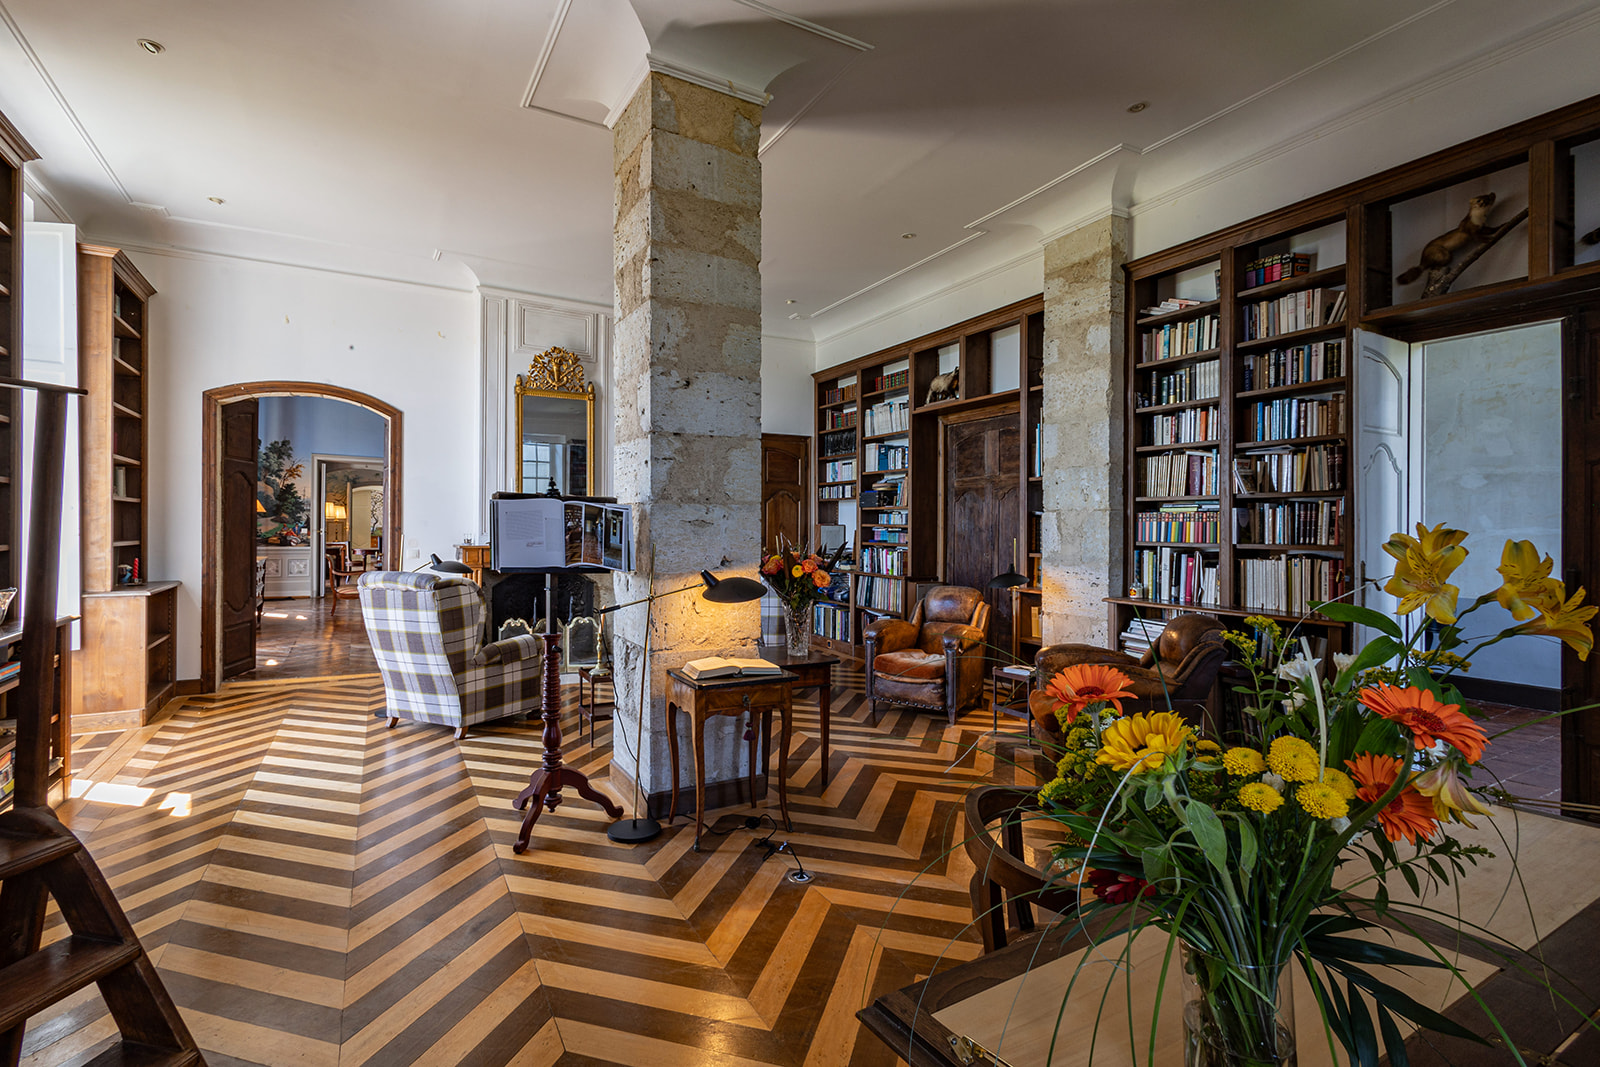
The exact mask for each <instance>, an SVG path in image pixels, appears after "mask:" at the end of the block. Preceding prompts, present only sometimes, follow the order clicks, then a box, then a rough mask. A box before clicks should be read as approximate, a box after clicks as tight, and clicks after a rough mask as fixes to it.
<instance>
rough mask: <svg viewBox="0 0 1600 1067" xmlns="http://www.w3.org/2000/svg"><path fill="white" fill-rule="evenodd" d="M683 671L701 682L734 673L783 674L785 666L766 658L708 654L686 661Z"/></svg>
mask: <svg viewBox="0 0 1600 1067" xmlns="http://www.w3.org/2000/svg"><path fill="white" fill-rule="evenodd" d="M683 673H684V674H687V675H688V676H689V677H690V678H693V679H694V680H695V681H697V682H699V681H704V680H705V679H707V678H731V677H733V676H734V675H745V676H746V677H753V676H756V675H762V674H767V675H772V674H782V673H783V668H782V667H780V666H778V665H777V664H776V663H769V662H767V661H766V660H764V659H724V658H723V657H721V656H707V657H706V658H705V659H692V660H690V661H689V662H688V663H685V664H684V665H683Z"/></svg>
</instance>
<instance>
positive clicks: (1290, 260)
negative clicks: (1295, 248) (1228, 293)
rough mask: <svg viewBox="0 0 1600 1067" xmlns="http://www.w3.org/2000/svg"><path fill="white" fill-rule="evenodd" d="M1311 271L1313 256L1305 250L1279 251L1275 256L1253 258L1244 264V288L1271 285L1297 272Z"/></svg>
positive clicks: (1307, 272)
mask: <svg viewBox="0 0 1600 1067" xmlns="http://www.w3.org/2000/svg"><path fill="white" fill-rule="evenodd" d="M1310 273H1311V256H1310V255H1308V254H1307V253H1305V252H1279V253H1278V254H1277V255H1275V256H1262V257H1261V258H1260V259H1252V260H1251V261H1250V262H1249V263H1246V264H1245V266H1244V278H1243V282H1244V288H1246V289H1254V288H1255V287H1256V286H1258V285H1271V284H1272V283H1273V282H1281V281H1283V280H1284V279H1285V278H1293V277H1294V276H1295V275H1297V274H1310Z"/></svg>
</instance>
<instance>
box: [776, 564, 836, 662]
mask: <svg viewBox="0 0 1600 1067" xmlns="http://www.w3.org/2000/svg"><path fill="white" fill-rule="evenodd" d="M843 555H844V546H843V545H841V546H840V547H839V548H838V549H837V550H836V551H835V552H833V554H832V555H830V556H827V557H823V556H820V555H818V554H817V553H815V552H809V551H807V550H805V549H804V548H792V547H788V546H785V547H783V548H781V549H780V550H779V551H777V552H774V553H772V554H771V555H769V556H767V557H766V558H765V559H764V560H762V561H761V576H762V577H763V578H765V579H766V582H767V585H768V587H770V588H771V589H772V592H773V593H774V595H776V596H777V598H778V599H779V600H780V601H781V602H782V603H783V614H784V639H785V643H786V650H787V651H788V653H789V655H791V656H804V655H806V654H808V653H809V652H810V651H811V616H812V611H813V609H814V608H815V607H816V605H817V604H818V603H819V602H821V601H824V600H827V599H828V589H829V587H830V586H832V585H833V570H834V568H835V567H837V566H838V564H839V560H840V559H841V558H842V557H843Z"/></svg>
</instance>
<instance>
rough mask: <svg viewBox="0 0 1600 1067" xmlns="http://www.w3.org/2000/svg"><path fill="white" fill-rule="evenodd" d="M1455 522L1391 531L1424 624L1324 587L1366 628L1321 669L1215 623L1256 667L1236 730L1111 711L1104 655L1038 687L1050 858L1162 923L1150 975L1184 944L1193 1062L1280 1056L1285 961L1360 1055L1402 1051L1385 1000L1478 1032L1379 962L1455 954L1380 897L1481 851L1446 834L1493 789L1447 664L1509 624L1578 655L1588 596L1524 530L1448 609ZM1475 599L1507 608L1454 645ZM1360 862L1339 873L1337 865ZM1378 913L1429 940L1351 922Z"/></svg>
mask: <svg viewBox="0 0 1600 1067" xmlns="http://www.w3.org/2000/svg"><path fill="white" fill-rule="evenodd" d="M1465 538H1466V534H1464V533H1462V532H1460V531H1457V530H1449V529H1446V528H1444V527H1443V526H1439V527H1435V528H1434V529H1431V530H1429V529H1427V528H1425V527H1423V526H1420V525H1419V526H1418V527H1417V536H1416V537H1411V536H1409V535H1406V534H1395V535H1394V536H1392V537H1391V538H1390V539H1389V541H1388V543H1387V544H1386V545H1385V546H1384V547H1385V549H1386V550H1387V551H1388V552H1389V553H1390V554H1391V555H1393V556H1394V557H1395V558H1396V560H1397V562H1398V565H1397V567H1396V571H1395V574H1394V576H1393V577H1392V578H1390V579H1389V581H1388V584H1387V585H1386V586H1385V589H1386V590H1387V591H1388V592H1390V593H1392V594H1394V595H1396V596H1398V597H1400V598H1401V601H1400V605H1399V612H1400V615H1401V617H1402V620H1404V617H1405V616H1409V615H1412V614H1413V613H1415V612H1417V611H1418V610H1419V609H1422V610H1423V611H1424V612H1425V613H1426V615H1427V616H1428V618H1430V619H1431V620H1433V623H1434V625H1431V626H1423V625H1414V624H1411V625H1406V626H1402V625H1401V623H1400V622H1397V621H1396V620H1395V619H1393V618H1390V617H1389V616H1386V615H1382V614H1380V613H1378V612H1376V611H1373V610H1370V609H1367V608H1361V607H1356V606H1352V605H1349V604H1344V603H1325V604H1320V605H1317V608H1316V610H1318V611H1319V612H1321V613H1322V614H1323V615H1324V616H1326V617H1329V618H1332V619H1336V620H1341V621H1346V622H1351V623H1355V624H1358V625H1360V626H1364V627H1367V628H1368V629H1369V630H1370V631H1372V632H1373V633H1374V634H1375V635H1376V636H1373V637H1372V638H1371V640H1369V641H1368V642H1367V643H1366V644H1365V646H1364V647H1362V648H1360V649H1359V650H1358V651H1356V652H1355V653H1354V654H1353V655H1348V656H1335V657H1334V663H1335V668H1336V673H1335V674H1334V676H1333V677H1331V678H1325V677H1323V676H1322V670H1321V664H1320V662H1319V661H1317V660H1314V659H1313V658H1312V656H1311V654H1310V650H1309V646H1308V644H1307V643H1306V642H1305V641H1304V640H1300V641H1298V642H1297V641H1295V640H1294V638H1293V635H1292V632H1291V633H1290V634H1285V633H1284V632H1283V630H1282V628H1281V627H1280V626H1279V624H1278V623H1277V622H1275V621H1273V620H1272V619H1268V618H1264V617H1251V618H1248V619H1246V620H1245V622H1246V624H1247V625H1249V626H1250V627H1252V628H1253V630H1254V631H1255V632H1254V633H1251V634H1245V633H1230V634H1229V635H1228V636H1229V640H1230V641H1232V642H1233V643H1234V644H1236V645H1237V646H1238V648H1239V652H1240V657H1239V658H1240V659H1241V660H1242V662H1243V663H1244V664H1245V666H1246V667H1247V668H1248V669H1249V671H1250V673H1251V675H1252V678H1253V682H1252V684H1251V685H1249V686H1247V687H1243V688H1241V689H1240V690H1239V692H1241V693H1242V694H1244V703H1245V705H1246V706H1245V708H1244V712H1245V713H1246V714H1245V716H1244V718H1245V729H1244V730H1243V731H1242V732H1241V734H1240V735H1239V736H1236V737H1229V738H1226V739H1214V738H1209V737H1206V736H1203V735H1202V734H1201V733H1200V732H1197V730H1196V729H1195V728H1194V727H1193V726H1191V725H1190V724H1189V723H1188V722H1186V721H1185V720H1184V719H1183V718H1182V717H1181V716H1179V715H1177V714H1175V713H1173V712H1170V711H1155V712H1149V713H1143V714H1130V715H1123V714H1122V705H1121V701H1122V699H1123V698H1125V697H1127V696H1128V695H1129V694H1127V693H1126V692H1124V691H1122V685H1123V684H1124V683H1125V681H1126V679H1125V677H1123V676H1121V672H1119V671H1117V670H1116V669H1115V668H1113V667H1104V666H1075V667H1070V668H1068V669H1067V670H1065V671H1062V672H1061V673H1060V674H1058V675H1057V676H1056V677H1055V678H1054V679H1052V680H1051V682H1050V683H1049V685H1048V686H1047V687H1046V688H1045V689H1043V690H1041V691H1040V692H1039V693H1037V694H1035V701H1036V702H1037V703H1038V704H1042V705H1044V706H1045V708H1046V709H1048V710H1050V711H1052V712H1054V714H1055V716H1056V719H1057V721H1058V722H1059V724H1060V727H1061V737H1060V742H1059V744H1060V748H1059V762H1058V764H1057V767H1056V772H1057V776H1056V777H1055V778H1054V779H1053V780H1052V781H1050V782H1048V783H1047V784H1046V785H1045V786H1044V787H1043V788H1042V789H1041V790H1040V794H1039V797H1040V802H1041V807H1042V808H1043V810H1044V811H1045V812H1046V813H1047V815H1048V816H1049V817H1050V818H1052V819H1053V820H1055V821H1056V822H1058V823H1059V824H1061V826H1063V827H1064V828H1065V830H1066V833H1067V842H1068V843H1067V844H1066V845H1064V846H1058V848H1057V858H1058V864H1059V863H1061V862H1062V861H1065V862H1066V864H1067V865H1068V866H1071V867H1073V868H1074V869H1075V870H1076V871H1077V873H1076V874H1075V875H1073V877H1075V878H1076V879H1077V885H1078V893H1079V899H1080V907H1079V919H1080V921H1082V922H1083V923H1085V924H1087V922H1088V920H1089V919H1090V917H1092V916H1093V915H1095V914H1096V913H1097V912H1101V913H1103V912H1107V911H1111V910H1113V909H1120V912H1119V914H1120V917H1121V918H1122V920H1123V921H1122V922H1121V923H1119V924H1116V925H1120V926H1121V927H1122V928H1123V929H1130V928H1131V931H1132V932H1137V931H1138V930H1140V929H1143V928H1145V927H1154V928H1156V929H1159V930H1161V931H1164V932H1166V933H1167V934H1168V943H1167V947H1166V951H1165V956H1164V959H1163V963H1162V976H1161V977H1162V979H1163V980H1164V979H1165V976H1166V971H1167V969H1168V967H1170V966H1172V965H1173V964H1174V962H1175V957H1177V959H1178V965H1179V966H1181V967H1182V969H1183V971H1184V978H1185V982H1186V986H1187V988H1188V989H1189V993H1188V994H1187V996H1186V1003H1185V1005H1184V1023H1185V1034H1186V1050H1187V1051H1186V1061H1185V1062H1186V1064H1189V1065H1208V1067H1209V1065H1212V1064H1219V1065H1220V1064H1241V1065H1246V1064H1247V1065H1256V1064H1262V1065H1266V1064H1273V1065H1276V1064H1287V1063H1292V1062H1294V1037H1293V1033H1292V1024H1291V1023H1288V1022H1287V1021H1286V1020H1285V1019H1284V1017H1283V1014H1282V1009H1283V1007H1284V1005H1283V1004H1282V1000H1283V999H1285V995H1286V993H1287V984H1288V983H1287V981H1286V980H1285V979H1286V977H1287V974H1288V971H1289V967H1290V964H1291V963H1293V964H1297V965H1298V966H1299V968H1300V969H1301V970H1302V971H1303V973H1304V974H1305V977H1306V979H1307V981H1308V983H1309V985H1310V989H1311V992H1312V994H1313V996H1314V997H1315V1000H1316V1004H1317V1006H1318V1008H1319V1009H1320V1016H1321V1022H1322V1024H1323V1031H1324V1034H1325V1036H1326V1039H1327V1040H1328V1043H1329V1047H1330V1051H1331V1048H1332V1044H1333V1042H1334V1041H1335V1040H1336V1041H1337V1042H1338V1043H1339V1044H1340V1045H1342V1046H1343V1048H1344V1049H1345V1051H1346V1053H1347V1054H1348V1056H1349V1058H1350V1061H1351V1062H1352V1063H1355V1064H1360V1065H1361V1067H1375V1065H1376V1064H1377V1062H1378V1059H1379V1056H1380V1047H1381V1049H1382V1050H1383V1051H1386V1052H1387V1054H1388V1056H1389V1060H1390V1062H1391V1063H1393V1064H1396V1065H1400V1067H1404V1065H1405V1064H1406V1063H1407V1059H1406V1053H1405V1046H1404V1038H1403V1035H1402V1027H1401V1026H1400V1025H1399V1023H1398V1021H1397V1020H1406V1021H1407V1022H1409V1023H1411V1024H1414V1025H1416V1026H1418V1027H1422V1028H1425V1029H1430V1030H1434V1031H1437V1032H1440V1033H1446V1034H1452V1035H1456V1036H1458V1037H1467V1038H1471V1039H1474V1040H1477V1038H1476V1037H1475V1035H1473V1034H1471V1033H1470V1032H1468V1031H1466V1030H1464V1029H1463V1028H1462V1027H1460V1026H1459V1025H1457V1024H1456V1023H1454V1022H1452V1021H1450V1020H1449V1019H1447V1018H1445V1017H1444V1016H1442V1015H1441V1014H1439V1013H1438V1012H1437V1011H1435V1010H1433V1009H1432V1008H1429V1007H1427V1006H1425V1005H1423V1004H1421V1003H1419V1002H1417V1001H1416V1000H1414V999H1413V998H1411V997H1410V996H1408V995H1407V994H1405V993H1404V992H1402V991H1401V990H1399V989H1397V988H1395V987H1394V986H1393V985H1391V984H1389V983H1388V982H1386V981H1384V980H1383V979H1382V978H1380V977H1378V976H1377V975H1375V974H1374V973H1373V970H1372V969H1373V968H1387V967H1448V968H1450V969H1451V971H1452V972H1453V973H1454V974H1455V976H1456V977H1457V978H1458V979H1460V974H1459V972H1458V971H1456V970H1455V968H1454V966H1453V965H1452V964H1451V963H1450V962H1449V960H1448V958H1447V956H1446V955H1445V954H1444V953H1443V952H1441V951H1439V950H1438V949H1435V948H1434V947H1433V946H1432V945H1431V944H1429V943H1428V942H1427V940H1426V938H1425V937H1423V936H1422V935H1421V934H1420V933H1418V932H1417V931H1416V930H1415V929H1413V928H1412V927H1411V926H1410V925H1408V923H1407V920H1406V918H1405V915H1406V913H1407V909H1408V908H1410V907H1412V906H1411V905H1405V904H1402V903H1401V902H1400V901H1399V900H1391V898H1390V896H1389V893H1390V889H1389V887H1388V886H1387V885H1386V879H1388V878H1389V876H1390V875H1396V876H1398V878H1399V879H1401V880H1403V881H1404V882H1405V883H1406V885H1407V886H1409V887H1410V889H1411V891H1412V893H1413V894H1416V893H1418V892H1419V887H1420V886H1421V884H1422V883H1424V882H1431V883H1434V884H1438V885H1445V884H1448V883H1450V881H1451V880H1452V879H1459V878H1461V877H1463V876H1464V875H1465V873H1466V869H1467V865H1468V864H1471V863H1475V862H1476V861H1477V860H1478V859H1480V858H1482V857H1485V856H1488V855H1490V853H1489V852H1488V850H1487V849H1485V848H1483V847H1481V846H1476V845H1468V844H1464V843H1462V842H1460V841H1458V840H1457V839H1456V838H1454V837H1452V836H1451V834H1450V833H1449V832H1448V828H1449V826H1450V824H1451V823H1452V822H1462V823H1466V824H1467V825H1468V826H1471V825H1472V824H1471V823H1470V822H1469V819H1470V818H1472V817H1475V816H1485V815H1489V814H1490V808H1489V807H1488V806H1487V805H1486V804H1485V803H1484V801H1483V799H1482V798H1483V797H1484V796H1486V795H1489V794H1490V792H1491V787H1490V786H1489V785H1488V784H1486V783H1482V782H1475V781H1474V780H1473V771H1474V769H1475V768H1477V765H1478V763H1479V761H1480V759H1481V758H1482V757H1483V754H1484V752H1485V750H1486V748H1487V747H1488V745H1489V744H1490V739H1489V738H1488V737H1487V736H1486V735H1485V733H1484V730H1483V728H1482V726H1480V725H1479V724H1478V722H1477V721H1475V718H1474V712H1473V709H1470V708H1468V707H1467V706H1466V702H1465V701H1464V700H1463V698H1462V696H1461V693H1460V691H1459V690H1458V689H1457V688H1456V686H1455V685H1454V684H1453V682H1452V680H1451V679H1452V676H1453V675H1454V674H1455V673H1456V672H1457V671H1460V670H1462V669H1464V668H1465V667H1466V666H1468V665H1469V662H1468V661H1469V660H1470V657H1471V656H1472V655H1473V654H1475V652H1476V651H1477V649H1480V648H1483V647H1485V646H1487V645H1490V644H1494V643H1496V642H1499V641H1505V640H1509V639H1511V638H1513V637H1516V636H1519V635H1523V634H1546V635H1553V636H1556V637H1559V638H1561V640H1563V641H1565V642H1566V643H1567V644H1568V645H1570V646H1571V647H1572V648H1573V649H1575V650H1576V651H1577V653H1578V655H1579V656H1580V657H1584V658H1587V656H1588V654H1589V651H1590V648H1591V646H1592V643H1593V639H1592V636H1591V634H1590V630H1589V621H1590V619H1591V618H1592V617H1593V616H1594V614H1595V611H1596V609H1595V608H1593V607H1584V606H1583V596H1584V593H1583V590H1581V589H1580V590H1578V591H1577V592H1576V593H1575V594H1573V595H1572V596H1571V597H1570V598H1569V597H1568V596H1567V593H1566V590H1565V588H1564V587H1563V586H1562V584H1561V583H1560V582H1559V581H1557V580H1555V579H1553V578H1551V577H1550V571H1551V566H1552V563H1551V560H1550V558H1549V557H1544V558H1543V559H1542V560H1541V558H1540V555H1539V553H1538V551H1537V550H1536V549H1535V548H1534V546H1533V545H1532V544H1531V543H1529V542H1526V541H1518V542H1507V544H1506V546H1505V551H1504V553H1503V555H1502V563H1501V566H1500V568H1499V570H1500V574H1501V575H1502V577H1503V578H1504V579H1505V581H1504V583H1503V584H1502V585H1501V586H1500V587H1499V588H1497V589H1494V590H1491V591H1490V592H1487V593H1485V594H1484V595H1483V596H1480V597H1478V599H1477V600H1475V601H1473V603H1472V604H1471V605H1470V606H1469V607H1467V608H1466V610H1465V611H1461V612H1459V614H1458V612H1457V599H1458V592H1459V591H1458V590H1457V589H1456V588H1455V587H1454V586H1452V585H1450V584H1449V583H1448V582H1447V580H1446V579H1448V578H1449V576H1450V573H1451V572H1452V571H1453V570H1454V569H1455V568H1456V567H1457V566H1459V565H1460V563H1461V561H1462V560H1463V559H1464V558H1465V557H1466V554H1467V550H1466V549H1465V548H1464V547H1462V544H1461V543H1462V541H1463V540H1465ZM1490 601H1497V602H1499V603H1500V604H1502V605H1503V606H1505V607H1506V608H1507V610H1509V611H1510V612H1511V614H1512V618H1513V619H1514V620H1515V625H1513V626H1510V627H1508V628H1506V629H1504V630H1502V631H1500V632H1499V633H1497V634H1495V635H1494V636H1492V637H1489V638H1487V639H1484V640H1482V641H1480V642H1478V643H1477V644H1476V645H1475V646H1474V647H1473V648H1471V649H1466V650H1464V652H1461V653H1458V651H1457V650H1458V649H1462V646H1463V641H1462V635H1461V626H1460V619H1461V618H1462V617H1464V616H1466V615H1470V614H1471V613H1472V612H1473V611H1475V610H1477V609H1478V608H1480V607H1482V606H1484V605H1485V604H1487V603H1489V602H1490ZM1423 633H1434V634H1436V635H1437V638H1438V640H1437V642H1436V643H1435V644H1434V646H1433V647H1432V648H1426V649H1424V648H1421V647H1419V640H1420V638H1421V635H1422V634H1423ZM1225 742H1226V743H1225ZM1363 863H1364V864H1365V869H1362V870H1359V871H1354V872H1352V871H1346V872H1344V875H1343V876H1342V877H1341V878H1340V879H1339V881H1340V885H1339V886H1338V887H1336V885H1335V874H1336V872H1339V871H1340V868H1341V867H1343V866H1344V865H1345V864H1363ZM1380 919H1381V920H1387V921H1388V922H1389V923H1390V924H1391V925H1394V926H1398V927H1399V928H1401V929H1403V930H1406V931H1407V932H1408V933H1410V934H1411V935H1412V936H1414V937H1416V938H1417V939H1418V941H1419V942H1420V943H1421V945H1422V947H1423V949H1424V951H1421V952H1416V951H1406V950H1403V949H1401V948H1398V947H1395V946H1393V945H1392V944H1391V943H1386V942H1385V941H1383V940H1379V939H1372V938H1362V937H1361V934H1362V933H1363V932H1364V931H1367V930H1372V929H1376V928H1377V926H1378V920H1380ZM1085 928H1087V926H1085ZM1466 936H1472V934H1471V932H1470V931H1468V933H1467V935H1466ZM1180 945H1181V947H1182V951H1181V954H1180V953H1179V951H1178V950H1179V948H1180ZM1124 951H1126V950H1124ZM1461 980H1462V981H1463V983H1464V979H1461ZM1280 982H1281V983H1282V985H1283V987H1284V994H1280V992H1279V989H1280ZM1157 1010H1159V1004H1158V1009H1157ZM1495 1025H1496V1026H1497V1027H1499V1026H1500V1024H1499V1022H1498V1021H1496V1022H1495ZM1319 1036H1320V1035H1319ZM1502 1036H1504V1031H1503V1030H1502ZM1508 1044H1510V1043H1509V1042H1508ZM1513 1047H1514V1046H1513ZM1518 1061H1519V1062H1521V1060H1520V1056H1519V1057H1518Z"/></svg>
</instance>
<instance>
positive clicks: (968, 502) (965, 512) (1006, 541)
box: [906, 407, 1023, 648]
mask: <svg viewBox="0 0 1600 1067" xmlns="http://www.w3.org/2000/svg"><path fill="white" fill-rule="evenodd" d="M943 429H944V441H943V449H942V451H943V454H944V455H943V460H944V462H943V468H944V472H945V475H944V477H945V480H944V532H943V536H942V538H941V541H942V543H943V545H944V580H945V582H946V583H948V584H950V585H966V586H971V587H972V588H974V589H977V590H978V591H979V592H981V593H983V595H984V596H985V597H986V598H987V599H988V601H989V604H990V607H991V608H992V611H993V614H992V616H991V622H990V625H989V643H990V644H992V645H995V646H997V647H999V648H1010V647H1011V625H1012V620H1011V596H1010V594H1009V592H1008V591H1005V590H991V589H990V588H989V580H990V579H991V578H993V577H995V576H996V575H998V574H1001V573H1004V572H1005V571H1007V570H1010V569H1011V560H1012V542H1013V539H1016V538H1018V537H1020V530H1019V528H1018V514H1019V511H1018V503H1017V492H1018V488H1019V485H1018V482H1019V474H1020V466H1019V464H1020V463H1021V458H1022V453H1021V444H1022V435H1021V433H1020V432H1019V430H1018V427H1017V412H1016V408H1015V407H1011V408H1008V409H1007V410H1005V411H994V410H992V409H991V410H989V411H986V412H983V413H981V414H976V415H972V416H966V417H962V416H955V417H952V418H950V419H948V420H947V421H946V422H945V425H944V428H943ZM1016 551H1017V552H1019V553H1020V552H1022V551H1023V549H1022V547H1021V545H1020V542H1019V543H1018V545H1017V547H1016ZM1021 563H1022V561H1020V560H1019V561H1018V569H1019V570H1020V569H1021ZM906 606H907V608H908V609H909V608H910V605H909V604H908V605H906Z"/></svg>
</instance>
